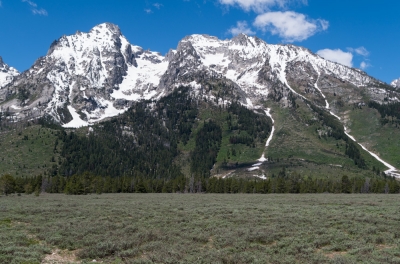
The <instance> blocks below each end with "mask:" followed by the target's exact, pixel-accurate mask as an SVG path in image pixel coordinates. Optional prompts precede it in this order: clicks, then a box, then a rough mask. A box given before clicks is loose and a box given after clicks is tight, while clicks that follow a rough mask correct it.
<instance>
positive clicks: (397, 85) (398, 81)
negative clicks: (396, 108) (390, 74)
mask: <svg viewBox="0 0 400 264" xmlns="http://www.w3.org/2000/svg"><path fill="white" fill-rule="evenodd" d="M391 85H392V86H393V87H395V88H400V78H399V79H396V80H394V81H393V82H391Z"/></svg>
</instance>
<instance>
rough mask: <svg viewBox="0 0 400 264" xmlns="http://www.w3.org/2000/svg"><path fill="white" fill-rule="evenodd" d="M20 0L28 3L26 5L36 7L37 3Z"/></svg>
mask: <svg viewBox="0 0 400 264" xmlns="http://www.w3.org/2000/svg"><path fill="white" fill-rule="evenodd" d="M22 2H24V3H28V5H30V6H31V7H37V4H36V3H34V2H32V1H30V0H22Z"/></svg>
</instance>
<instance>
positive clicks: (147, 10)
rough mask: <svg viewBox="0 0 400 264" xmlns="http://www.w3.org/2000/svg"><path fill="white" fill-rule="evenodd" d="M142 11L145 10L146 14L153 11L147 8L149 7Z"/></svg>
mask: <svg viewBox="0 0 400 264" xmlns="http://www.w3.org/2000/svg"><path fill="white" fill-rule="evenodd" d="M144 12H146V13H147V14H151V13H153V11H152V10H151V9H149V8H147V9H145V10H144Z"/></svg>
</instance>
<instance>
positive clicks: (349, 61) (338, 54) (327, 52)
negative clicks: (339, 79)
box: [317, 49, 353, 67]
mask: <svg viewBox="0 0 400 264" xmlns="http://www.w3.org/2000/svg"><path fill="white" fill-rule="evenodd" d="M317 54H318V55H319V56H321V57H322V58H324V59H327V60H330V61H333V62H337V63H340V64H343V65H346V66H348V67H353V54H352V53H351V52H345V51H343V50H341V49H335V50H331V49H322V50H319V51H317Z"/></svg>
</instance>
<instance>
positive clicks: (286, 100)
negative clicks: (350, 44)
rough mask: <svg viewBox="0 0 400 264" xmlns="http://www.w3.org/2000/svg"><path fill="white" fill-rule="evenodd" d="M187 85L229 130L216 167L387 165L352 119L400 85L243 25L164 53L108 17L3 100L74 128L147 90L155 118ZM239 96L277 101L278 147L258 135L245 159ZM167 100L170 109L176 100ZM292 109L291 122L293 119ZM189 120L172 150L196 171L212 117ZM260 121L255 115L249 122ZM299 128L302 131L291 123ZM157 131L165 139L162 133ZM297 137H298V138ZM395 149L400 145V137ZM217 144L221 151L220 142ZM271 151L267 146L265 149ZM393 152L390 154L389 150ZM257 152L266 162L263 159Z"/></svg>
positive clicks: (1, 95) (392, 98) (261, 108)
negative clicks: (195, 157)
mask: <svg viewBox="0 0 400 264" xmlns="http://www.w3.org/2000/svg"><path fill="white" fill-rule="evenodd" d="M181 86H186V87H188V88H187V89H188V90H187V93H188V96H190V100H192V101H193V102H195V104H196V106H197V107H199V113H198V115H196V118H197V119H198V120H202V121H203V122H207V124H209V127H210V129H212V130H215V131H221V133H222V134H221V142H222V143H221V146H220V148H219V150H218V153H217V156H216V157H214V158H213V159H212V160H214V159H215V160H214V164H215V168H213V171H212V173H214V174H219V171H218V169H221V170H228V171H229V170H230V169H232V168H234V169H235V171H239V172H240V173H244V172H246V173H247V172H252V171H257V173H258V172H259V175H258V176H262V173H263V172H265V171H266V170H267V169H266V168H265V166H266V165H268V164H269V165H271V164H272V163H271V164H270V162H271V160H269V163H268V164H265V163H264V162H265V161H266V159H265V157H267V156H270V158H272V159H275V160H276V159H278V160H282V159H288V160H289V161H288V162H294V161H296V162H298V161H301V162H300V163H301V164H300V165H299V167H301V166H303V165H304V164H302V162H303V161H305V162H309V163H310V164H311V163H312V164H318V166H322V165H324V166H326V165H327V164H330V165H332V164H333V165H332V166H336V165H340V166H342V167H343V166H347V167H349V168H350V169H349V170H353V169H356V170H358V169H362V170H365V169H368V168H369V169H371V167H374V168H378V167H379V168H380V169H384V167H382V164H379V163H377V161H376V159H375V158H372V160H371V159H370V158H371V157H369V158H367V156H369V154H368V153H367V152H366V151H364V150H363V149H362V146H359V145H357V144H356V143H355V139H358V136H359V135H361V134H362V133H361V132H360V130H359V129H357V128H358V127H354V126H353V125H352V124H353V120H352V119H353V116H354V111H355V109H356V107H357V108H358V107H362V106H364V105H366V104H367V103H368V102H369V101H375V102H378V103H381V104H383V103H388V102H396V101H398V98H400V96H399V94H398V92H396V91H395V90H393V88H391V87H389V86H388V85H386V84H385V83H383V82H381V81H379V80H376V79H374V78H373V77H370V76H368V75H367V74H366V73H365V72H363V71H360V70H358V69H353V68H349V67H346V66H343V65H340V64H337V63H334V62H330V61H327V60H325V59H323V58H322V57H320V56H318V55H316V54H313V53H312V52H311V51H309V50H307V49H305V48H302V47H296V46H293V45H273V44H267V43H266V42H264V41H262V40H261V39H259V38H257V37H249V36H246V35H243V34H240V35H238V36H236V37H234V38H233V39H231V40H220V39H218V38H216V37H212V36H208V35H191V36H187V37H185V38H184V39H182V40H181V41H180V42H179V44H178V47H177V49H176V50H170V52H168V54H166V56H165V57H164V56H161V55H160V54H158V53H156V52H150V51H145V50H143V49H142V48H140V47H138V46H134V45H132V44H130V43H129V42H128V40H127V39H126V38H125V37H124V36H123V35H122V33H121V31H120V29H119V28H118V27H117V26H116V25H113V24H109V23H104V24H100V25H98V26H96V27H94V28H93V29H92V30H91V31H90V32H88V33H81V32H77V33H76V34H75V35H71V36H63V37H61V38H60V39H59V40H57V41H55V42H54V43H53V44H52V45H51V47H50V49H49V51H48V53H47V55H46V56H44V57H42V58H39V59H38V60H37V61H36V62H35V64H34V65H33V66H32V67H31V68H30V69H29V70H28V71H25V72H24V73H22V74H21V75H19V76H17V77H16V78H15V79H14V81H12V82H11V83H9V84H7V85H6V86H5V87H4V88H3V89H1V90H0V99H2V103H1V106H2V107H3V109H8V110H7V113H6V115H7V116H8V117H7V118H8V119H11V120H12V121H15V120H27V119H30V120H32V119H35V118H38V117H42V116H48V117H50V118H51V119H53V120H54V121H55V122H56V123H58V124H62V125H63V126H64V127H71V128H77V127H81V126H87V125H93V124H96V123H98V122H99V121H104V120H106V119H109V118H111V117H115V116H118V115H119V114H121V116H122V117H121V118H122V119H124V118H126V116H125V115H122V114H123V113H127V115H129V113H131V111H132V107H133V108H134V107H137V106H138V104H139V102H140V101H141V100H143V99H147V100H149V101H147V102H146V103H145V104H146V109H147V108H148V109H149V111H150V112H149V113H148V114H149V115H150V116H149V118H150V119H151V118H153V117H151V116H152V115H153V114H154V115H155V113H157V110H156V109H157V107H158V105H157V104H158V103H160V100H163V98H166V97H168V96H170V95H171V94H176V92H177V91H178V87H181ZM182 103H183V104H185V103H184V102H182ZM238 103H239V104H240V105H243V106H246V107H247V109H249V110H250V111H252V112H254V113H257V115H260V114H262V115H264V117H265V116H266V115H265V114H266V113H267V112H268V111H267V109H268V108H269V109H271V112H268V113H272V117H273V118H277V123H276V124H277V126H276V127H274V129H276V133H275V134H273V135H272V138H270V140H269V143H270V144H269V145H270V146H268V147H267V148H266V149H264V147H263V146H262V145H259V144H260V143H257V144H255V143H254V142H253V145H254V146H256V145H257V149H258V150H257V151H253V153H251V154H245V155H244V156H243V157H241V158H237V156H234V155H232V151H234V152H239V151H240V152H242V151H243V152H242V153H246V152H245V151H244V150H243V149H242V148H241V147H237V145H236V144H235V143H234V142H237V140H239V141H240V142H241V143H240V144H243V143H246V142H247V141H246V140H247V139H246V138H245V136H250V134H246V133H247V132H246V133H245V132H243V133H244V134H241V133H242V131H243V129H239V130H238V131H236V129H233V128H235V123H232V122H230V123H229V125H228V122H227V119H226V118H228V117H227V116H226V109H230V107H231V106H232V105H235V104H238ZM200 106H202V107H200ZM160 107H161V108H163V109H164V110H165V111H168V105H167V106H160ZM209 109H213V110H212V111H210V110H209ZM218 109H220V113H218ZM223 109H225V110H223ZM224 111H225V112H224ZM266 111H267V112H266ZM228 112H229V111H228ZM224 113H225V114H224ZM230 114H231V113H230ZM157 115H158V117H157V118H159V119H160V120H162V121H164V122H163V123H161V124H162V125H161V126H160V131H161V130H163V129H164V128H162V127H163V126H164V127H165V124H166V123H165V122H166V120H164V118H166V117H165V116H164V113H163V114H160V113H158V114H157ZM274 115H277V116H274ZM236 118H239V117H236ZM285 118H286V119H287V120H291V121H290V122H289V123H288V122H287V120H286V119H285ZM253 119H254V120H257V118H255V117H252V119H251V120H253ZM112 120H119V119H118V118H117V119H112ZM154 120H156V119H154ZM198 120H197V121H198ZM235 120H236V119H235ZM175 121H176V122H178V120H175ZM197 121H196V122H194V123H196V124H197ZM236 121H237V120H236ZM236 121H235V122H236ZM339 121H340V122H339ZM113 122H115V121H113ZM118 122H120V121H118ZM124 122H125V121H124ZM154 122H156V121H154ZM179 122H180V121H179ZM213 122H216V123H215V124H214V123H213ZM392 122H393V118H392ZM127 123H129V125H127V127H128V130H127V131H125V130H123V131H125V132H126V133H128V134H129V133H132V131H131V130H135V129H137V128H135V127H134V126H135V125H137V124H135V122H133V123H132V122H127ZM175 125H176V126H179V125H181V124H180V123H176V124H175ZM101 126H102V125H100V127H101ZM187 126H188V127H186V129H189V127H190V130H189V132H190V133H189V134H188V135H187V136H189V138H186V137H184V138H182V139H180V140H182V141H188V145H187V144H183V143H182V144H183V145H181V146H179V147H178V149H179V151H181V152H182V153H181V154H176V153H175V154H176V155H175V154H173V155H172V156H171V157H174V158H173V159H174V162H177V163H178V164H180V165H182V166H183V167H182V170H184V171H185V170H186V171H187V172H188V173H187V175H189V174H190V171H191V170H189V169H187V168H186V169H185V166H186V165H184V164H185V163H187V162H190V160H188V157H189V156H190V155H192V154H191V153H192V152H193V151H195V148H194V146H195V145H196V137H197V133H198V132H199V131H198V130H197V129H200V128H201V127H202V126H197V125H194V124H192V126H189V125H188V124H187ZM251 126H252V124H251V123H247V125H246V127H251ZM343 126H344V127H343ZM172 127H173V126H171V128H172ZM218 127H219V128H218ZM171 128H168V130H170V129H171ZM148 129H149V130H151V129H152V128H151V127H149V128H148ZM192 129H193V131H192ZM293 129H295V130H296V131H295V132H294V131H290V130H293ZM350 129H354V132H356V134H353V131H352V130H350ZM110 131H111V130H109V131H107V133H110ZM232 131H233V132H232ZM249 131H251V130H249ZM125 132H123V133H122V132H121V133H122V134H124V133H125ZM264 132H265V131H264ZM157 133H159V131H158V132H157ZM157 133H156V134H155V135H154V136H155V137H156V138H157V137H159V136H160V135H158V134H157ZM168 133H169V132H168ZM218 133H219V132H218ZM218 133H217V134H218ZM232 133H233V134H232ZM235 133H238V135H236V134H235ZM249 133H250V132H249ZM133 134H135V133H133ZM239 134H240V135H241V136H240V137H239ZM243 135H244V136H243ZM110 136H111V135H110ZM149 136H150V135H149ZM353 136H354V137H355V139H354V137H353ZM213 137H216V134H215V135H214V136H212V138H213ZM231 137H232V138H231ZM206 138H207V137H206ZM260 138H263V137H260ZM287 139H288V140H287ZM300 139H301V140H300ZM213 140H214V139H213ZM262 140H266V138H263V139H262ZM178 141H179V140H178ZM302 141H303V142H302ZM141 142H142V144H144V143H143V142H145V141H141ZM288 142H291V143H290V144H289V145H288V144H287V143H288ZM371 142H372V143H376V139H374V138H369V139H368V142H361V143H363V145H365V144H366V143H367V146H368V144H372V143H371ZM247 143H249V142H247ZM74 144H77V143H76V142H75V143H74ZM82 144H83V143H82ZM85 144H86V143H85ZM138 144H139V145H140V143H138ZM146 144H147V143H146ZM168 144H169V143H168ZM210 144H211V143H210ZM213 144H214V143H212V144H211V145H212V146H214V145H215V144H214V145H213ZM249 144H250V143H249ZM77 145H79V144H77ZM245 145H246V144H245ZM375 145H376V146H377V150H378V152H379V153H384V152H383V151H381V149H380V147H379V146H380V145H379V144H375ZM335 147H336V148H337V149H336V150H335V149H334V148H335ZM395 148H396V149H398V150H399V153H400V146H399V147H395ZM139 149H140V148H139ZM211 149H212V150H210V151H211V152H216V148H211ZM295 149H299V151H297V152H296V151H295ZM311 149H312V151H311ZM263 150H266V152H265V154H264V156H262V157H261V158H259V157H260V156H261V154H262V152H263ZM296 153H297V154H296ZM136 154H137V153H136ZM65 155H68V153H66V154H65ZM123 155H125V154H123ZM123 155H122V156H123ZM174 155H175V156H174ZM387 155H388V154H383V158H384V159H385V158H386V157H387ZM289 156H290V157H289ZM171 157H170V159H172V158H171ZM250 157H251V159H250ZM257 158H259V159H260V160H261V162H257V163H256V164H254V161H255V160H256V159H257ZM151 159H154V157H151V158H149V160H151ZM127 160H129V158H127ZM251 161H253V162H251ZM205 162H209V160H208V161H205ZM235 162H237V163H238V164H235ZM328 162H329V163H328ZM353 163H354V164H353ZM274 164H276V163H274ZM236 165H237V166H239V167H240V166H242V165H243V169H242V170H240V169H239V170H237V168H236V167H235V166H236ZM354 165H355V167H354ZM66 166H67V165H66ZM76 166H77V164H76ZM249 166H250V167H252V168H249ZM272 166H275V165H272ZM279 166H287V165H284V164H280V165H279ZM396 166H397V165H396ZM256 168H257V169H256ZM310 168H311V167H310ZM357 168H358V169H357ZM214 169H215V170H214ZM66 170H67V169H66ZM68 170H71V171H72V170H73V169H71V168H69V169H68ZM392 171H393V170H392ZM203 172H204V170H203ZM309 172H311V169H310V170H309V171H307V173H309ZM354 173H362V172H360V171H357V172H354Z"/></svg>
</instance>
